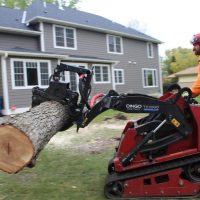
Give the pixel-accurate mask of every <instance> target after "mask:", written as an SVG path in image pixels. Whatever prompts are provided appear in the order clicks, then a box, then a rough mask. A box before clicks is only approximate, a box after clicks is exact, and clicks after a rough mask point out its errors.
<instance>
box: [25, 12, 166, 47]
mask: <svg viewBox="0 0 200 200" xmlns="http://www.w3.org/2000/svg"><path fill="white" fill-rule="evenodd" d="M41 20H42V21H45V22H50V23H56V24H57V23H59V24H62V25H71V26H73V27H79V28H86V29H89V30H95V31H99V32H103V33H109V34H117V35H120V36H126V37H129V38H134V39H138V40H143V41H147V42H155V43H158V44H161V43H163V42H161V41H159V40H157V39H153V38H152V39H151V38H149V39H147V38H144V37H139V36H134V35H132V34H128V33H123V32H119V31H113V30H109V29H104V28H98V27H94V26H89V25H83V24H79V23H73V22H69V21H64V20H57V19H53V18H47V17H41V16H38V17H33V18H31V19H30V20H28V21H26V24H27V25H29V24H30V23H34V22H40V21H41ZM149 37H150V36H149Z"/></svg>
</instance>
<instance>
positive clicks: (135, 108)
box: [126, 104, 142, 110]
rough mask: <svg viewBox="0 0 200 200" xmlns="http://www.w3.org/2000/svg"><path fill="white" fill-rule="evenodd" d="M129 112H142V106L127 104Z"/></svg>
mask: <svg viewBox="0 0 200 200" xmlns="http://www.w3.org/2000/svg"><path fill="white" fill-rule="evenodd" d="M126 109H127V110H141V109H142V105H141V104H126Z"/></svg>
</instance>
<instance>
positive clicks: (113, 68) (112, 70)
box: [111, 64, 116, 90]
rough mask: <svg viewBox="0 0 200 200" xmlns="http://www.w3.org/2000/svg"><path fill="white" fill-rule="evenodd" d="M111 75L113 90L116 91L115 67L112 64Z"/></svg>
mask: <svg viewBox="0 0 200 200" xmlns="http://www.w3.org/2000/svg"><path fill="white" fill-rule="evenodd" d="M111 74H112V89H113V90H116V85H115V67H114V64H111Z"/></svg>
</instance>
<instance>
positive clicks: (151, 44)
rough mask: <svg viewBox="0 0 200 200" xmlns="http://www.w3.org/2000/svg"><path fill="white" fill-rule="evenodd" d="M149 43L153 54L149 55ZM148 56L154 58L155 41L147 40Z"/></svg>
mask: <svg viewBox="0 0 200 200" xmlns="http://www.w3.org/2000/svg"><path fill="white" fill-rule="evenodd" d="M149 45H150V46H151V52H152V56H150V55H149ZM147 57H148V58H154V52H153V43H152V42H147Z"/></svg>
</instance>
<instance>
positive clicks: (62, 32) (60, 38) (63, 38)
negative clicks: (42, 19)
mask: <svg viewBox="0 0 200 200" xmlns="http://www.w3.org/2000/svg"><path fill="white" fill-rule="evenodd" d="M54 46H55V47H56V48H66V49H76V30H75V29H74V28H69V27H63V26H54Z"/></svg>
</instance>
